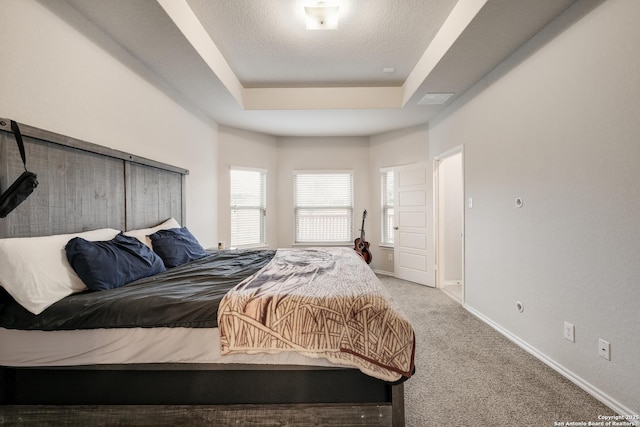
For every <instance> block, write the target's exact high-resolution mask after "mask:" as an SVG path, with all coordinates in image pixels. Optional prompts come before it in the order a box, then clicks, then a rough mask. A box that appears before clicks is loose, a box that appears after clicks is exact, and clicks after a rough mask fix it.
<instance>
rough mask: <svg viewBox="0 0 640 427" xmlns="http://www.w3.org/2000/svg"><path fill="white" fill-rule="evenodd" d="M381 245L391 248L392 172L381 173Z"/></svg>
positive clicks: (392, 211) (392, 212) (392, 213)
mask: <svg viewBox="0 0 640 427" xmlns="http://www.w3.org/2000/svg"><path fill="white" fill-rule="evenodd" d="M381 175H382V186H381V187H382V244H383V245H390V246H393V215H394V208H393V207H394V191H393V171H383V172H382V174H381Z"/></svg>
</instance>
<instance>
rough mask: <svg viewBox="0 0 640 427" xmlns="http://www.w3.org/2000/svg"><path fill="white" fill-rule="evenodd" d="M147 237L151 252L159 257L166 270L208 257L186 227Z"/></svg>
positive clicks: (159, 231)
mask: <svg viewBox="0 0 640 427" xmlns="http://www.w3.org/2000/svg"><path fill="white" fill-rule="evenodd" d="M149 237H150V238H151V244H152V246H153V251H154V252H155V253H157V254H158V255H160V258H162V261H164V265H165V267H167V268H172V267H177V266H179V265H182V264H185V263H187V262H190V261H194V260H196V259H200V258H203V257H205V256H207V255H208V254H207V252H206V251H205V250H204V249H203V248H202V246H200V243H198V240H196V238H195V237H194V236H193V234H191V232H190V231H189V230H187V227H182V228H169V229H167V230H158V231H156V232H155V233H153V234H152V235H150V236H149Z"/></svg>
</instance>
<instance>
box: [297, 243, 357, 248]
mask: <svg viewBox="0 0 640 427" xmlns="http://www.w3.org/2000/svg"><path fill="white" fill-rule="evenodd" d="M291 246H292V247H296V246H298V247H312V246H315V247H317V246H327V247H330V246H332V247H336V246H344V247H351V246H353V243H351V242H304V243H301V242H297V243H293V244H292V245H291Z"/></svg>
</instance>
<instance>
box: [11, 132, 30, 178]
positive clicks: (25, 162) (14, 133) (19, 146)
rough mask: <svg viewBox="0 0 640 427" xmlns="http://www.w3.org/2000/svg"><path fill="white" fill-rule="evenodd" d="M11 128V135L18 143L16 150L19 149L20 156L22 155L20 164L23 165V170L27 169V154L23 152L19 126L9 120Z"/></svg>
mask: <svg viewBox="0 0 640 427" xmlns="http://www.w3.org/2000/svg"><path fill="white" fill-rule="evenodd" d="M11 130H12V131H13V135H14V136H15V137H16V143H17V144H18V150H20V157H22V164H23V165H24V170H25V172H26V170H27V156H26V155H25V154H24V143H23V142H22V133H20V127H18V123H16V122H14V121H13V120H11Z"/></svg>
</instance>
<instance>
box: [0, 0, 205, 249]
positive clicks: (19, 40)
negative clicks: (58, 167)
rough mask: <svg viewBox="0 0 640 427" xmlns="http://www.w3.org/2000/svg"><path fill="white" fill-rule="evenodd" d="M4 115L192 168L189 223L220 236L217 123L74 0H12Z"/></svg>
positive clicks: (6, 22)
mask: <svg viewBox="0 0 640 427" xmlns="http://www.w3.org/2000/svg"><path fill="white" fill-rule="evenodd" d="M1 6H2V13H0V40H2V45H3V47H2V55H1V56H0V116H2V117H7V118H12V119H14V120H16V121H18V122H22V123H26V124H29V125H32V126H36V127H39V128H42V129H46V130H49V131H53V132H57V133H60V134H64V135H68V136H71V137H74V138H78V139H82V140H85V141H89V142H92V143H96V144H100V145H104V146H108V147H111V148H114V149H118V150H122V151H126V152H130V153H133V154H136V155H139V156H142V157H147V158H150V159H153V160H157V161H161V162H165V163H169V164H172V165H176V166H179V167H182V168H186V169H189V171H190V175H188V176H187V221H186V223H187V225H188V226H189V229H190V230H191V231H192V232H193V233H194V234H195V235H196V236H197V237H198V239H199V240H200V241H201V243H202V244H203V245H205V246H210V245H213V244H214V242H216V241H217V230H216V226H215V224H216V223H217V218H216V215H217V203H216V178H217V177H216V174H217V172H216V163H217V160H216V155H217V154H216V144H217V142H216V138H217V125H216V124H215V123H213V122H210V121H208V120H206V119H203V118H202V117H201V116H200V115H199V114H198V112H194V111H193V108H192V107H190V106H189V105H188V104H186V102H184V101H183V100H182V99H181V98H180V96H178V95H177V94H176V93H174V92H173V91H172V90H171V88H169V87H167V85H166V84H165V83H164V82H163V81H161V80H160V79H159V78H158V77H157V76H155V75H154V74H152V73H151V72H150V71H149V70H148V69H147V68H145V67H144V66H143V65H142V64H140V63H139V62H138V61H137V60H136V59H134V58H133V57H131V56H130V55H129V54H128V53H127V52H125V51H124V50H123V49H122V48H120V47H119V46H118V45H116V44H115V43H114V42H113V41H111V40H110V39H109V38H107V37H106V36H105V35H104V34H103V33H102V32H101V31H99V30H98V29H97V28H96V27H95V26H93V25H92V24H91V23H89V22H88V21H87V20H86V19H84V17H82V16H81V15H79V14H78V13H77V12H76V11H75V10H74V9H73V8H71V7H70V6H69V4H68V3H66V2H61V1H57V2H42V3H40V2H36V1H32V0H2V2H1Z"/></svg>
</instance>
